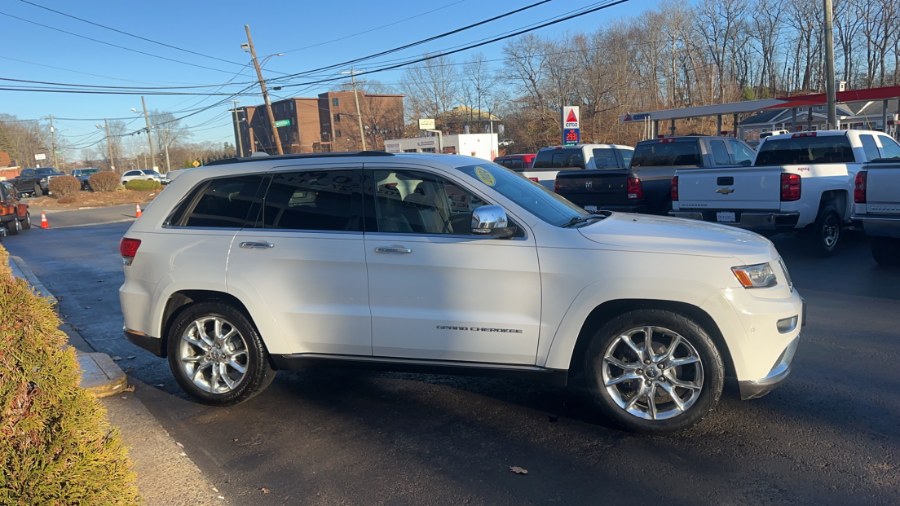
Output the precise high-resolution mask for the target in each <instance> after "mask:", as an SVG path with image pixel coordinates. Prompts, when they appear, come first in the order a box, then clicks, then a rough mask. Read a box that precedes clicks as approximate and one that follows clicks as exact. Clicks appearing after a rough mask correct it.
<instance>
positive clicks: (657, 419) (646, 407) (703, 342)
mask: <svg viewBox="0 0 900 506" xmlns="http://www.w3.org/2000/svg"><path fill="white" fill-rule="evenodd" d="M585 375H586V379H587V383H588V388H589V390H590V391H591V394H592V395H593V397H594V400H595V402H596V403H597V404H598V405H599V406H600V407H601V408H602V409H603V410H604V411H605V412H606V413H607V414H608V415H609V416H610V417H611V418H612V419H613V421H614V422H616V423H617V424H618V425H619V426H621V427H622V428H624V429H626V430H630V431H634V432H644V433H653V434H664V433H669V432H675V431H679V430H682V429H686V428H688V427H690V426H692V425H694V424H696V423H697V422H699V421H700V420H701V419H703V417H704V416H706V415H707V414H708V413H709V412H710V411H712V409H713V408H714V407H715V406H716V404H717V403H718V402H719V398H720V397H721V395H722V385H723V383H724V366H723V364H722V357H721V356H720V354H719V351H718V350H717V349H716V346H715V344H714V343H713V342H712V339H710V337H709V334H708V333H707V332H706V331H705V330H704V329H703V328H702V327H701V326H700V325H698V324H697V323H696V322H694V321H693V320H691V319H690V318H687V317H685V316H683V315H680V314H678V313H674V312H672V311H666V310H658V309H642V310H635V311H630V312H628V313H625V314H623V315H620V316H617V317H616V318H614V319H612V320H610V321H609V322H607V323H606V324H605V325H603V327H602V328H601V329H600V330H599V331H598V332H597V333H596V334H594V337H593V338H592V339H591V342H590V344H589V345H588V349H587V352H586V353H585Z"/></svg>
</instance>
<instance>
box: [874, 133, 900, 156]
mask: <svg viewBox="0 0 900 506" xmlns="http://www.w3.org/2000/svg"><path fill="white" fill-rule="evenodd" d="M878 139H879V140H880V141H881V156H882V157H883V158H900V145H898V144H897V141H895V140H894V139H891V138H890V137H886V136H884V135H879V136H878Z"/></svg>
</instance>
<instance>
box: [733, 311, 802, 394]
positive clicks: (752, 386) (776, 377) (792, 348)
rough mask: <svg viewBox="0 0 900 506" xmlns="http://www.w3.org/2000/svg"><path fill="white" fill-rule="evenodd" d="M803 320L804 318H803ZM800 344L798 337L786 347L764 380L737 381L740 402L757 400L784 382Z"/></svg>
mask: <svg viewBox="0 0 900 506" xmlns="http://www.w3.org/2000/svg"><path fill="white" fill-rule="evenodd" d="M804 320H805V318H804ZM799 344H800V336H797V337H796V338H795V339H794V340H793V341H791V343H790V344H788V347H787V348H785V350H784V351H783V352H782V353H781V356H780V357H778V360H777V361H776V362H775V366H774V367H772V370H771V371H769V374H767V375H766V376H765V377H764V378H761V379H758V380H753V381H739V382H738V389H739V390H740V394H741V400H745V401H746V400H749V399H757V398H759V397H762V396H764V395H766V394H767V393H769V392H771V391H772V390H774V389H775V387H777V386H778V385H779V384H780V383H781V382H782V381H784V380H785V379H786V378H787V377H788V375H789V374H790V373H791V361H792V360H794V354H795V353H796V352H797V346H798V345H799Z"/></svg>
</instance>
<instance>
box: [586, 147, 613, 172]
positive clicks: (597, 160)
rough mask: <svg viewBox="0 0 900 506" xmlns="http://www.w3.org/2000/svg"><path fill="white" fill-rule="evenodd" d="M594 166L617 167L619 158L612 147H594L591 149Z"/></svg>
mask: <svg viewBox="0 0 900 506" xmlns="http://www.w3.org/2000/svg"><path fill="white" fill-rule="evenodd" d="M592 154H593V156H594V166H595V167H597V168H598V169H618V168H619V159H618V158H616V150H614V149H612V148H596V149H594V150H593V153H592Z"/></svg>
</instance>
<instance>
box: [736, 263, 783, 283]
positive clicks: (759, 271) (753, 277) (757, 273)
mask: <svg viewBox="0 0 900 506" xmlns="http://www.w3.org/2000/svg"><path fill="white" fill-rule="evenodd" d="M731 272H733V273H734V277H736V278H737V279H738V282H740V284H741V286H743V287H744V288H768V287H770V286H775V285H777V284H778V279H777V278H776V277H775V271H773V270H772V266H771V265H769V264H768V263H764V264H756V265H742V266H739V267H732V268H731Z"/></svg>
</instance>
